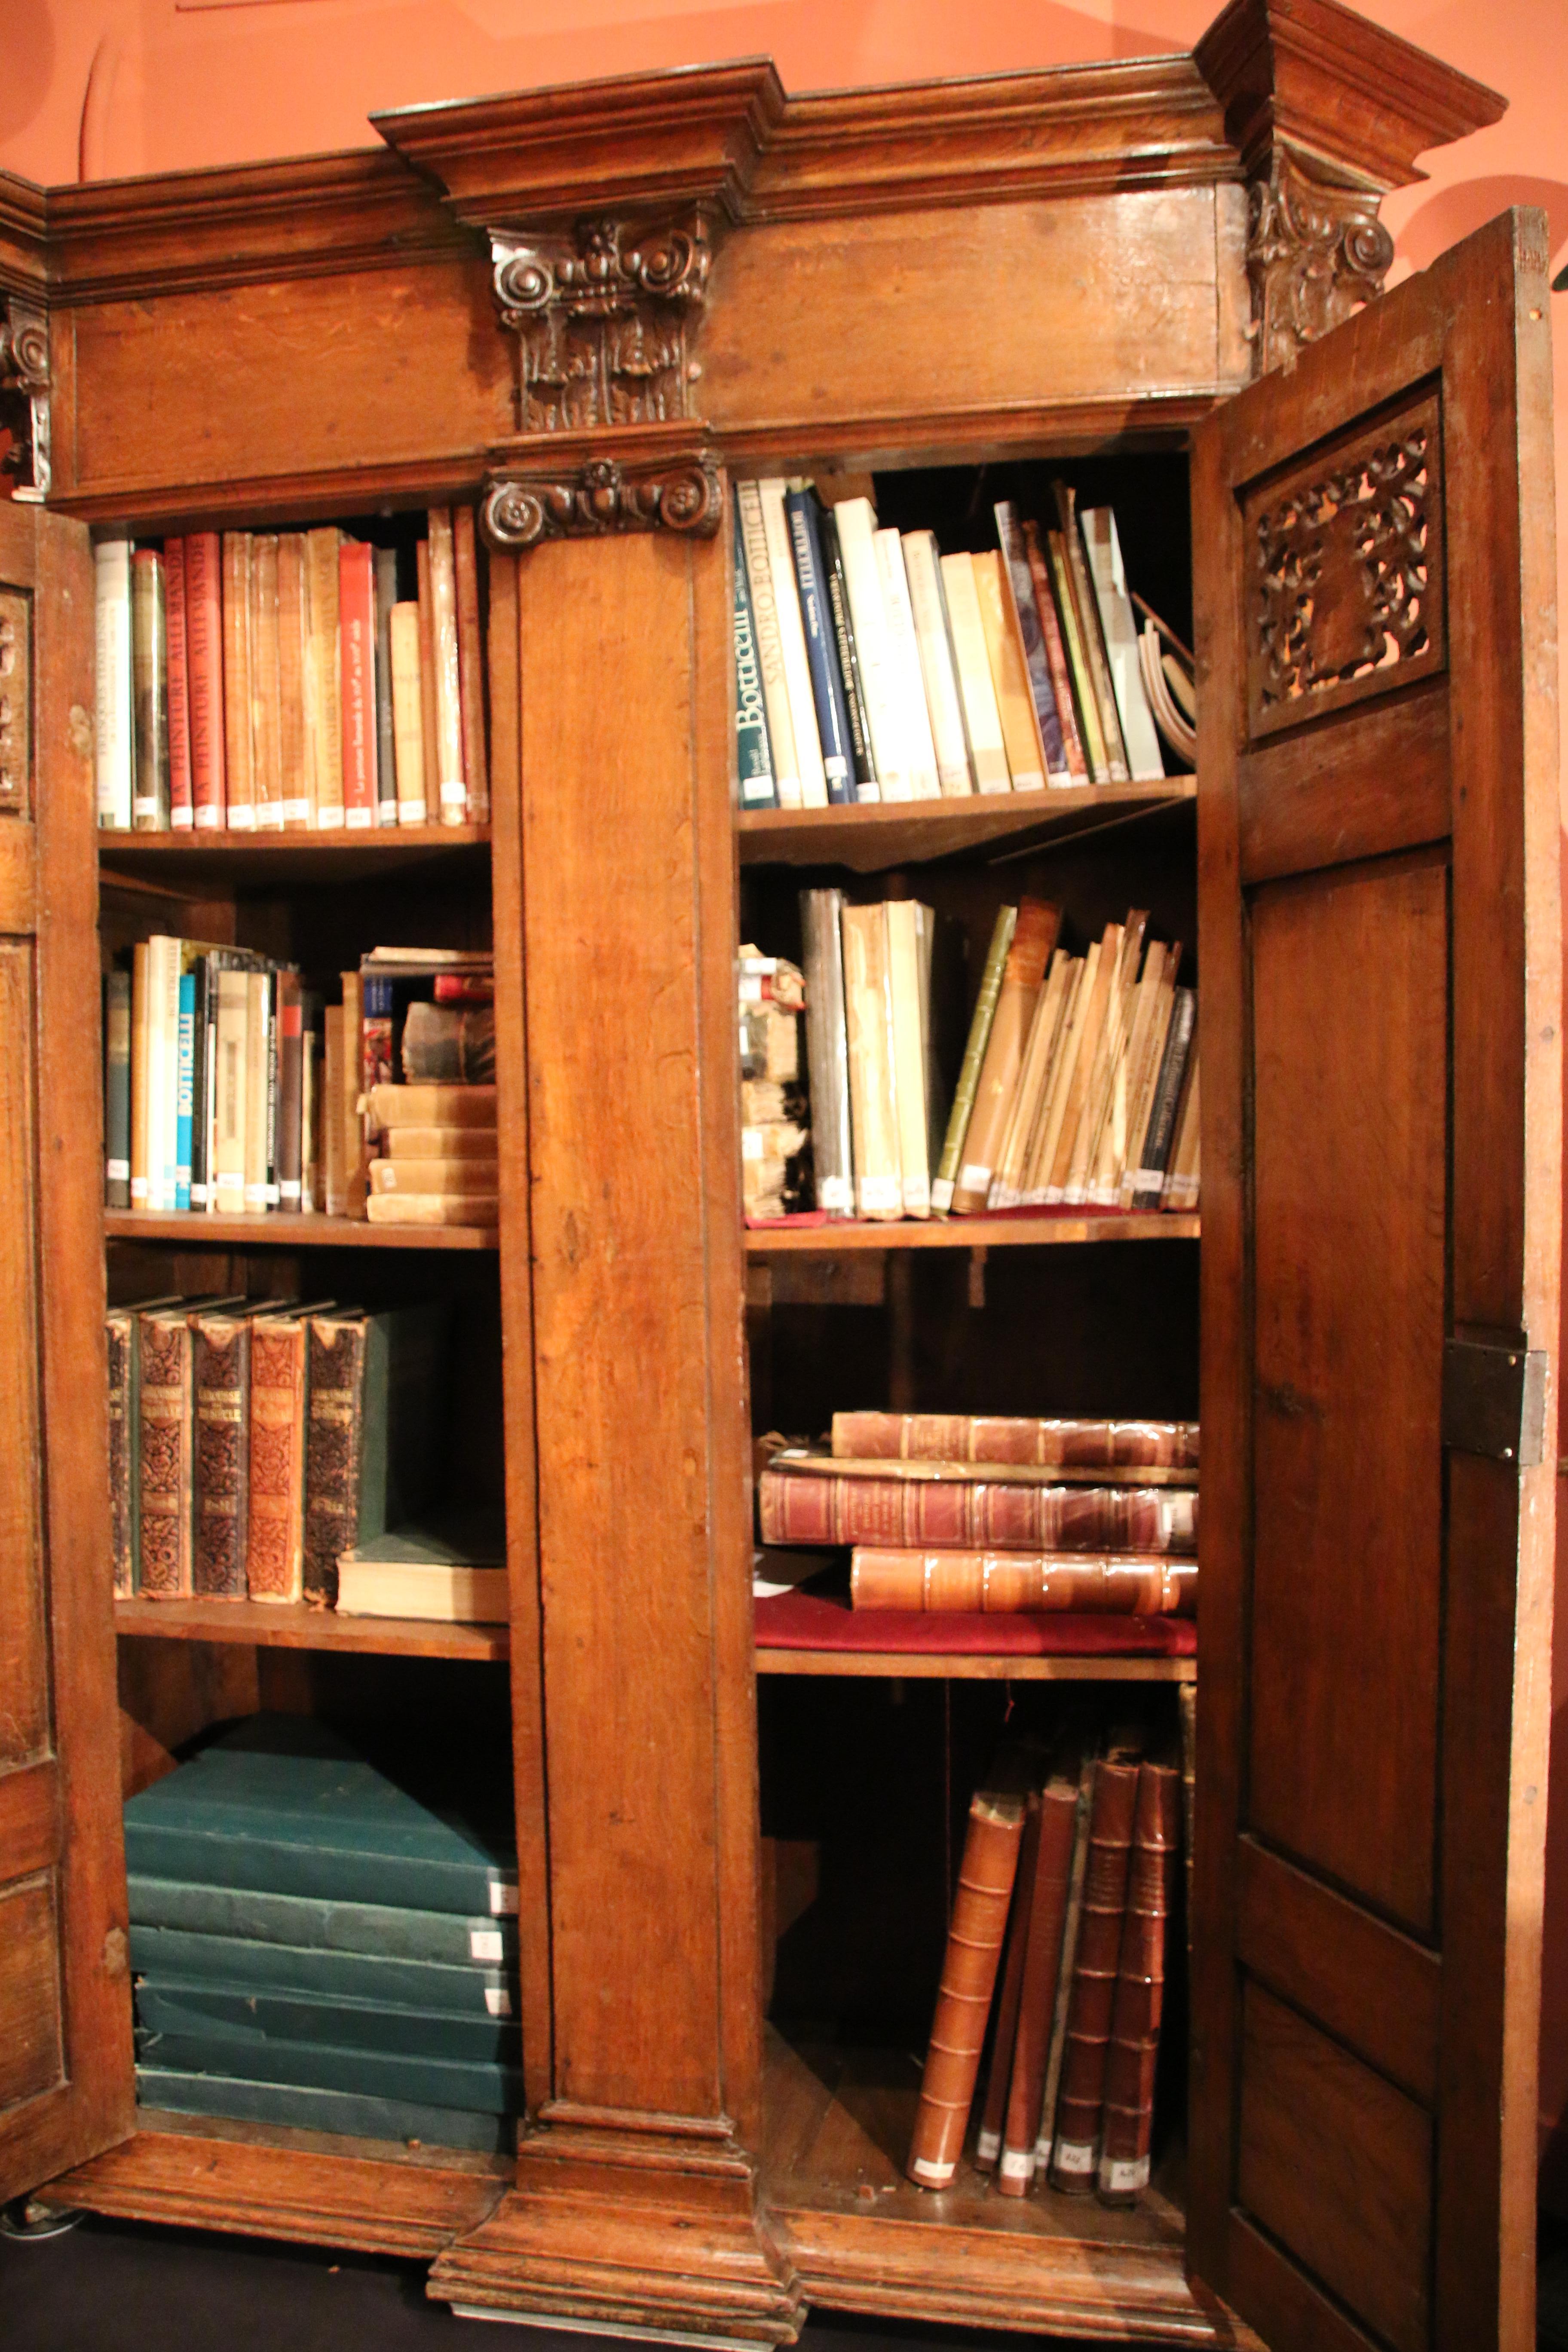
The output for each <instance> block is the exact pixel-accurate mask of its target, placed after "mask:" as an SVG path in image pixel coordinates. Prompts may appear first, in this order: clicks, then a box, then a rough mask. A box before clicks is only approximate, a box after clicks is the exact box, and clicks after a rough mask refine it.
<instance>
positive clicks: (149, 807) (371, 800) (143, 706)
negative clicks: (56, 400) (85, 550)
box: [95, 507, 489, 834]
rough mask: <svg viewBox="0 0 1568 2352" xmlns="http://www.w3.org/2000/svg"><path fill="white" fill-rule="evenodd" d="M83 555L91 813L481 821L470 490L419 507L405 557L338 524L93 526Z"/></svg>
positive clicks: (147, 820)
mask: <svg viewBox="0 0 1568 2352" xmlns="http://www.w3.org/2000/svg"><path fill="white" fill-rule="evenodd" d="M96 557H97V656H98V674H97V730H96V752H95V759H96V772H97V791H98V821H99V824H100V825H101V826H103V827H105V828H107V829H110V830H114V831H121V832H126V831H135V832H138V833H168V832H171V831H173V832H175V833H179V832H182V831H185V832H197V833H202V832H228V833H247V834H258V833H267V832H268V831H271V832H313V831H319V832H322V833H332V832H350V833H352V832H356V831H364V830H370V829H372V828H374V827H378V826H382V825H394V824H426V823H429V824H435V823H437V822H439V823H440V824H483V823H486V822H487V821H488V819H489V766H488V758H487V751H486V737H485V706H484V639H483V635H482V622H481V614H480V579H479V555H478V550H477V546H476V542H475V533H474V516H473V510H472V509H470V508H468V507H432V508H431V509H430V511H429V515H428V518H427V523H426V536H425V537H424V538H422V539H420V540H419V541H417V542H416V545H415V546H414V547H413V549H412V550H411V551H407V550H405V551H404V552H403V554H402V556H401V558H400V555H399V551H397V550H396V549H395V548H393V547H382V546H377V547H373V546H370V545H369V544H367V543H366V542H365V541H363V540H359V539H354V538H351V537H350V536H349V535H348V534H347V533H346V532H344V531H342V530H339V529H338V528H337V527H336V525H334V524H328V525H326V526H324V527H322V528H321V529H318V530H286V531H248V530H226V531H224V532H222V533H221V534H220V533H219V532H217V531H192V532H191V533H189V534H188V535H187V536H186V537H184V538H182V539H166V540H164V541H163V543H162V545H161V546H150V545H145V546H135V545H133V544H132V541H130V540H127V539H107V540H101V541H99V543H98V547H97V550H96ZM400 570H401V571H402V572H403V573H404V575H405V576H404V577H403V578H402V579H401V580H400V578H399V572H400ZM409 575H416V576H415V577H412V578H411V577H410V576H409ZM411 586H416V588H417V593H416V595H413V594H408V593H406V592H407V591H408V590H409V588H410V587H411Z"/></svg>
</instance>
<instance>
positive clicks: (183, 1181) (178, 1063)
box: [174, 971, 196, 1209]
mask: <svg viewBox="0 0 1568 2352" xmlns="http://www.w3.org/2000/svg"><path fill="white" fill-rule="evenodd" d="M195 1080H196V976H195V972H194V971H183V972H181V974H180V1020H179V1030H178V1034H177V1036H176V1041H175V1055H174V1207H175V1208H176V1209H189V1207H190V1205H191V1150H192V1145H191V1132H192V1117H191V1114H192V1109H193V1107H194V1104H195Z"/></svg>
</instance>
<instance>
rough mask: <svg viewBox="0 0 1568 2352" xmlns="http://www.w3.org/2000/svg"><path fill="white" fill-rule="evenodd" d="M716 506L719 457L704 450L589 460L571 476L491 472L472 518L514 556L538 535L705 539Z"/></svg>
mask: <svg viewBox="0 0 1568 2352" xmlns="http://www.w3.org/2000/svg"><path fill="white" fill-rule="evenodd" d="M723 511H724V493H723V488H722V485H721V478H720V473H719V461H718V459H717V458H716V457H713V456H712V455H711V453H710V452H709V451H706V450H704V451H701V452H700V453H698V454H697V455H695V456H689V457H677V458H673V459H670V460H669V461H668V462H667V463H665V464H663V465H653V464H644V465H638V466H622V465H618V464H617V463H616V461H615V459H614V458H610V457H600V458H595V461H594V462H593V464H592V465H588V466H584V467H581V468H580V469H579V470H578V471H577V472H576V473H575V474H573V475H570V476H565V475H564V474H563V476H562V477H556V476H552V475H537V474H526V475H524V474H503V475H492V476H491V477H490V478H489V481H488V482H487V483H486V485H485V494H484V498H483V499H482V501H481V502H480V506H479V522H480V527H481V529H482V530H483V531H484V534H485V537H486V539H487V540H488V541H489V544H490V546H491V547H493V548H496V549H497V550H499V551H500V553H501V554H503V555H515V554H518V553H519V552H521V551H522V550H523V549H525V548H530V547H535V546H537V545H538V543H539V541H541V540H543V539H586V538H595V537H605V536H608V535H610V534H612V533H614V532H617V531H626V530H675V531H680V532H681V533H683V534H684V535H686V536H688V537H689V538H694V539H710V538H711V537H712V535H713V533H714V532H715V531H716V530H718V528H719V524H720V521H721V518H722V515H723Z"/></svg>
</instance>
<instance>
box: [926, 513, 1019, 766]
mask: <svg viewBox="0 0 1568 2352" xmlns="http://www.w3.org/2000/svg"><path fill="white" fill-rule="evenodd" d="M937 575H938V578H939V580H940V582H941V583H942V605H943V609H944V611H945V613H946V615H947V625H948V632H949V635H950V636H951V637H952V660H953V667H954V669H955V670H956V672H957V675H958V695H959V705H960V708H961V709H962V710H963V732H964V738H965V740H966V741H967V743H968V746H969V759H970V763H971V765H972V767H973V771H974V789H975V791H976V792H977V793H1010V792H1011V791H1012V789H1013V776H1012V771H1011V770H1010V769H1009V767H1008V765H1007V751H1006V746H1005V743H1004V741H1003V740H1002V714H1001V712H1000V711H999V710H998V709H997V707H996V688H995V685H994V681H993V679H992V676H991V656H990V655H989V653H988V652H987V651H986V646H985V624H984V620H983V619H982V618H981V613H980V599H979V596H978V594H977V593H976V590H975V586H974V559H973V556H971V555H965V554H959V555H944V556H943V557H942V561H941V562H940V563H939V564H938V566H937Z"/></svg>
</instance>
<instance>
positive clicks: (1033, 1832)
mask: <svg viewBox="0 0 1568 2352" xmlns="http://www.w3.org/2000/svg"><path fill="white" fill-rule="evenodd" d="M1024 1804H1025V1811H1024V1839H1023V1843H1022V1844H1021V1845H1020V1847H1019V1849H1018V1870H1017V1875H1016V1879H1015V1881H1014V1885H1013V1900H1012V1904H1011V1906H1009V1909H1008V1913H1007V1944H1006V1952H1005V1958H1004V1959H1003V1962H1002V1991H1001V1996H1000V1998H999V1999H998V2000H997V2003H996V2023H995V2026H994V2030H993V2032H992V2035H991V2072H990V2074H988V2075H987V2077H986V2082H985V2103H984V2106H983V2107H982V2108H981V2110H980V2128H979V2130H978V2131H977V2132H976V2134H975V2136H974V2162H975V2166H976V2168H977V2169H978V2170H979V2171H981V2172H989V2171H991V2170H992V2168H994V2165H995V2162H996V2159H997V2158H998V2157H999V2156H1000V2155H1001V2153H1002V2126H1003V2124H1004V2123H1005V2120H1006V2115H1007V2085H1008V2084H1009V2083H1010V2081H1011V2080H1012V2074H1013V2051H1014V2047H1015V2044H1016V2041H1017V2037H1018V2004H1019V2001H1020V2000H1021V1998H1022V1996H1023V1990H1024V1957H1025V1946H1026V1943H1027V1941H1028V1935H1029V1906H1030V1903H1031V1901H1032V1900H1033V1891H1034V1885H1035V1864H1036V1861H1037V1856H1038V1854H1039V1850H1040V1792H1039V1790H1037V1789H1031V1790H1029V1791H1028V1794H1027V1795H1026V1798H1025V1801H1024Z"/></svg>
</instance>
